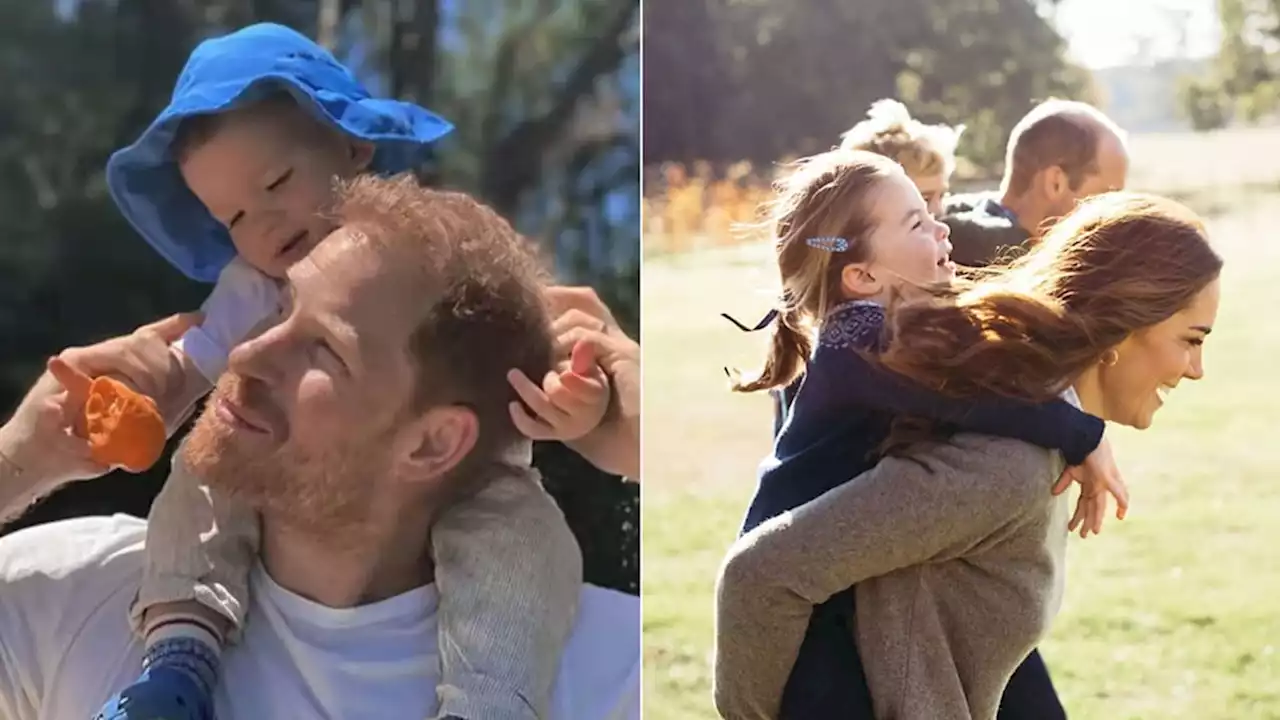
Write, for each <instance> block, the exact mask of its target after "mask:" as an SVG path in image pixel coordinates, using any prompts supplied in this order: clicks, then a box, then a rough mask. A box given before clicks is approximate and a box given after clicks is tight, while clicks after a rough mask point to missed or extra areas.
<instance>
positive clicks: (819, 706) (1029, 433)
mask: <svg viewBox="0 0 1280 720" xmlns="http://www.w3.org/2000/svg"><path fill="white" fill-rule="evenodd" d="M884 322H885V313H884V308H883V307H881V306H880V305H878V304H875V303H870V302H864V301H855V302H850V303H846V304H844V305H842V306H840V307H838V308H837V309H836V310H834V311H833V312H832V313H831V315H830V316H829V317H828V318H827V320H826V322H825V323H823V326H822V331H821V334H820V336H819V340H818V345H817V347H816V348H815V350H814V353H813V357H812V358H810V361H809V363H808V366H807V368H806V371H805V375H804V377H803V378H802V379H801V380H800V381H798V383H797V384H795V385H793V386H792V387H790V388H788V389H787V391H785V392H783V393H781V401H780V405H781V410H782V412H784V413H785V419H784V420H783V422H782V425H781V427H780V432H779V433H778V436H777V438H776V440H775V443H774V449H773V453H772V455H771V456H770V457H768V458H766V459H765V461H764V462H763V463H762V465H761V472H760V481H759V487H758V488H757V490H756V495H755V498H754V499H753V500H752V501H751V505H750V507H749V508H748V510H747V517H746V520H745V522H744V523H743V530H742V531H743V532H744V533H745V532H747V531H749V530H751V529H752V528H754V527H755V526H757V525H759V524H760V523H762V522H764V521H766V520H768V519H770V518H772V517H774V516H776V515H779V514H781V513H783V512H786V511H787V510H792V509H794V508H796V507H799V506H800V505H803V504H804V503H806V502H809V501H810V500H813V499H815V498H817V497H818V496H820V495H822V494H823V493H825V492H827V491H828V490H831V489H833V488H835V487H837V486H838V485H841V484H843V483H845V482H847V481H849V480H851V479H853V478H855V477H857V476H858V475H860V474H861V473H863V472H865V471H867V470H869V469H871V468H872V467H874V466H875V464H876V462H877V460H878V458H877V456H876V450H877V448H878V447H879V446H880V444H881V443H882V442H883V441H884V440H885V438H886V437H887V436H888V433H889V426H890V422H891V421H892V420H893V418H894V417H895V416H898V415H914V416H919V417H925V418H930V419H933V420H938V421H942V422H945V423H948V424H950V425H953V426H955V427H957V428H959V429H962V430H966V431H969V432H977V433H983V434H987V435H997V436H1001V437H1010V438H1016V439H1019V440H1023V441H1025V442H1029V443H1032V444H1034V445H1039V446H1041V447H1045V448H1052V449H1057V450H1060V451H1061V452H1062V454H1063V457H1064V459H1065V460H1066V462H1067V464H1068V465H1078V464H1080V463H1081V462H1083V461H1084V459H1085V458H1086V457H1087V456H1088V455H1089V453H1091V452H1093V450H1094V448H1096V447H1097V446H1098V443H1099V442H1101V441H1102V433H1103V429H1104V423H1103V422H1102V420H1100V419H1098V418H1096V417H1093V416H1092V415H1088V414H1086V413H1084V412H1082V411H1080V410H1078V409H1077V408H1075V407H1074V406H1072V405H1071V404H1070V403H1068V402H1066V401H1062V400H1054V401H1052V402H1047V403H1041V404H1037V403H1030V402H1021V401H1017V400H1011V399H1007V398H995V397H993V398H987V399H976V400H957V399H954V398H948V397H945V396H943V395H940V394H938V393H936V392H933V391H931V390H929V389H927V388H924V387H923V386H920V385H917V384H915V383H913V382H911V381H909V380H907V379H906V378H904V377H902V376H900V375H897V374H896V373H893V372H891V371H889V370H886V369H885V368H882V367H880V366H879V365H877V364H876V363H875V362H874V361H871V360H868V359H867V358H865V357H864V356H863V355H861V354H860V353H859V352H858V351H859V350H863V351H870V352H873V353H875V352H880V351H882V350H883V349H884V346H883V343H884ZM853 620H854V614H853V590H852V588H850V589H849V590H846V591H845V592H843V593H840V594H839V595H836V596H835V597H833V598H832V599H831V600H829V601H828V602H826V603H824V604H823V605H820V606H818V607H817V608H816V609H815V610H814V614H813V617H812V618H811V620H810V624H809V631H808V633H807V635H806V637H805V640H804V643H803V644H802V646H801V648H800V655H799V657H798V658H797V661H796V665H795V667H794V668H793V670H792V674H791V678H790V680H789V682H788V684H787V689H786V691H785V693H784V695H783V703H782V718H784V719H790V718H797V719H798V718H828V717H830V718H836V717H839V718H867V719H868V720H870V719H871V718H872V715H871V714H870V713H871V705H870V697H869V694H868V692H867V689H866V680H865V679H864V677H863V675H862V663H861V661H860V660H859V658H858V652H857V648H856V646H855V644H854V635H853Z"/></svg>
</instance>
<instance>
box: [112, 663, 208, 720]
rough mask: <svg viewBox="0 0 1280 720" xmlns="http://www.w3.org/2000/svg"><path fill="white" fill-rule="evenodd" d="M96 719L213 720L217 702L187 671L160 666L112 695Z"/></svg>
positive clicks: (149, 670)
mask: <svg viewBox="0 0 1280 720" xmlns="http://www.w3.org/2000/svg"><path fill="white" fill-rule="evenodd" d="M94 720H213V699H212V698H210V697H209V694H208V693H207V692H205V690H204V688H203V687H201V685H200V683H199V682H197V681H196V679H195V678H194V677H192V676H191V675H190V674H188V673H187V672H184V671H183V670H180V669H178V668H175V667H169V666H165V665H157V666H153V667H151V668H149V669H148V670H147V671H146V672H144V673H142V677H140V678H139V679H138V681H137V682H135V683H134V684H132V685H130V686H129V687H127V688H125V689H124V690H121V691H120V692H119V693H116V694H115V695H114V696H112V698H111V699H110V700H108V701H107V704H106V705H104V706H103V708H102V710H101V711H99V712H98V714H97V715H96V716H94Z"/></svg>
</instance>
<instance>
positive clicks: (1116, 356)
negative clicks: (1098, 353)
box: [1102, 348, 1120, 367]
mask: <svg viewBox="0 0 1280 720" xmlns="http://www.w3.org/2000/svg"><path fill="white" fill-rule="evenodd" d="M1118 362H1120V351H1119V350H1116V349H1115V348H1112V349H1110V350H1108V351H1106V352H1105V353H1103V354H1102V364H1103V365H1104V366H1106V367H1114V366H1115V364H1116V363H1118Z"/></svg>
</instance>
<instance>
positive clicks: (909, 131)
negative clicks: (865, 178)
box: [840, 98, 964, 177]
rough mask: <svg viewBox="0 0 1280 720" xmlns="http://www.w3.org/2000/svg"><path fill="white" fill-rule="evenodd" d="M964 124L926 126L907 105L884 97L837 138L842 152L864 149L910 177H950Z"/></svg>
mask: <svg viewBox="0 0 1280 720" xmlns="http://www.w3.org/2000/svg"><path fill="white" fill-rule="evenodd" d="M963 133H964V125H956V126H954V127H952V126H950V125H926V124H924V123H922V122H920V121H919V120H916V119H914V118H912V117H911V112H910V111H909V110H907V106H906V105H903V104H902V103H900V102H898V101H897V100H892V99H889V98H885V99H883V100H877V101H875V102H874V103H872V104H871V109H870V110H868V111H867V118H866V119H865V120H863V121H861V122H859V123H858V124H857V125H854V126H853V127H852V128H849V129H848V130H847V131H845V132H844V133H843V134H842V135H841V136H840V140H841V142H840V147H841V148H842V149H845V150H866V151H868V152H873V153H876V154H877V155H883V156H885V157H887V158H890V159H891V160H893V161H895V162H897V163H898V164H899V165H901V166H902V167H903V169H904V170H906V171H907V175H910V176H911V177H930V176H934V175H950V174H951V173H952V172H954V171H955V169H956V145H957V144H959V142H960V135H961V134H963Z"/></svg>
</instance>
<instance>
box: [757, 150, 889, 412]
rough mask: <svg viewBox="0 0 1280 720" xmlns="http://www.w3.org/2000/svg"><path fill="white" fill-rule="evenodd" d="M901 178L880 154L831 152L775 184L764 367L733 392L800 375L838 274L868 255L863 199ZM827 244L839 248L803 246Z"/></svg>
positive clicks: (832, 300)
mask: <svg viewBox="0 0 1280 720" xmlns="http://www.w3.org/2000/svg"><path fill="white" fill-rule="evenodd" d="M901 172H902V168H900V167H899V166H898V165H897V164H895V163H894V162H893V161H892V160H890V159H889V158H886V157H884V156H882V155H877V154H875V153H870V152H863V151H858V150H850V149H846V148H836V149H834V150H829V151H827V152H825V153H821V154H818V155H814V156H812V157H809V158H805V159H802V160H799V161H797V162H795V163H794V164H793V165H792V167H791V171H790V172H789V173H788V174H786V175H784V176H783V177H781V178H780V179H779V180H778V181H777V182H776V183H775V186H774V187H775V191H776V193H777V198H776V199H775V200H774V202H773V203H772V206H771V208H770V212H769V216H770V218H771V220H772V225H773V231H774V237H775V238H776V239H777V240H776V243H777V257H778V274H779V276H780V278H781V280H782V298H781V307H780V308H778V318H777V320H776V321H775V322H774V325H773V337H772V341H771V343H770V349H769V354H768V355H767V356H766V357H765V363H764V367H763V368H762V369H761V370H760V372H759V374H758V375H757V376H756V377H755V378H753V379H751V380H743V379H741V378H740V377H735V378H734V383H733V389H734V390H735V391H737V392H756V391H758V390H769V389H772V388H776V387H785V386H787V385H789V384H791V382H792V381H794V380H795V379H796V378H797V377H798V376H799V375H800V373H801V371H802V369H803V366H804V364H805V362H806V361H807V360H808V359H809V354H810V352H811V351H812V349H813V337H814V333H815V332H816V329H817V326H818V324H819V323H820V322H821V320H822V318H823V317H824V316H825V315H826V314H827V312H828V311H829V310H830V309H831V308H832V307H833V306H834V305H835V304H836V302H837V301H839V300H840V299H842V295H841V294H840V292H839V287H840V284H841V279H840V275H841V272H842V271H843V270H844V268H845V266H847V265H849V264H850V263H855V262H865V261H866V260H867V259H869V257H870V253H871V246H870V242H869V241H868V236H869V235H870V234H871V232H872V231H873V230H875V220H874V217H873V215H872V213H871V200H872V199H873V197H874V195H875V192H876V191H877V189H878V188H880V187H881V185H882V183H883V182H884V180H885V179H886V178H888V177H889V176H890V175H892V174H893V173H901ZM833 238H838V239H839V240H842V241H843V245H841V246H839V247H829V248H828V249H824V248H822V247H815V246H814V245H813V244H811V241H813V242H817V243H818V244H822V243H821V240H823V239H833ZM832 288H835V289H836V291H835V292H832Z"/></svg>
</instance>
